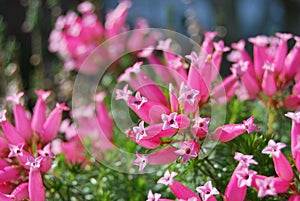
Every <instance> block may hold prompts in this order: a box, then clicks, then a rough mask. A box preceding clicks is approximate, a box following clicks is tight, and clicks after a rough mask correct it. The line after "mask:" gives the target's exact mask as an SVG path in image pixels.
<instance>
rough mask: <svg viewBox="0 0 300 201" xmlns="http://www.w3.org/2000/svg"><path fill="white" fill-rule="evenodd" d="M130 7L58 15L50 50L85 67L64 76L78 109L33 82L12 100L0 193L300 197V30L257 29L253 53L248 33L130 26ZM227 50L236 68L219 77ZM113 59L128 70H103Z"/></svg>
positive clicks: (4, 128) (1, 145)
mask: <svg viewBox="0 0 300 201" xmlns="http://www.w3.org/2000/svg"><path fill="white" fill-rule="evenodd" d="M131 6H132V3H131V2H130V1H127V0H124V1H120V3H119V4H118V6H117V7H116V8H115V9H114V10H112V11H110V12H109V13H107V15H106V18H105V21H104V23H102V22H101V21H100V20H99V19H98V17H97V15H96V12H95V8H94V6H93V5H92V3H90V2H82V3H81V4H79V5H78V7H77V11H78V12H77V11H76V12H73V11H71V12H68V13H67V14H66V15H65V16H60V17H58V19H57V21H56V23H55V27H54V29H53V31H52V32H51V34H50V37H49V50H50V51H51V52H55V53H57V54H58V55H59V56H60V57H61V59H62V61H63V63H64V70H67V71H71V70H75V71H78V72H82V73H83V74H81V73H76V72H75V73H70V74H68V76H66V77H67V78H66V79H68V78H70V79H72V81H74V80H75V82H74V85H75V86H74V88H73V100H72V105H73V107H72V109H71V111H70V113H69V114H65V115H64V114H63V111H66V110H69V108H68V107H67V106H66V105H68V106H71V101H67V102H66V103H57V104H56V107H55V108H54V109H53V110H47V105H46V99H47V98H48V97H49V95H50V92H49V91H42V90H36V94H37V100H36V102H35V106H34V107H33V109H31V108H30V106H29V107H28V110H27V109H25V108H24V106H23V105H22V96H23V95H24V93H23V92H21V93H18V94H14V95H12V96H8V97H7V98H6V100H7V101H8V102H12V103H13V119H10V116H11V115H10V112H7V111H10V110H8V108H6V109H7V110H2V111H1V112H0V125H1V133H0V201H2V200H3V201H12V200H17V201H18V200H20V201H21V200H28V199H29V200H32V201H44V200H72V201H77V200H104V201H108V200H118V201H123V200H132V201H135V200H147V201H172V200H174V201H175V200H178V201H201V200H203V201H214V200H226V201H243V200H289V201H296V200H300V181H299V170H300V155H299V150H300V137H299V134H300V109H299V108H300V107H299V105H300V95H299V94H300V92H299V91H300V90H299V86H300V85H299V75H300V74H299V73H300V71H299V65H300V59H299V57H300V51H299V50H300V45H299V44H300V39H299V37H298V36H293V35H292V34H290V33H276V34H275V36H270V37H269V36H256V37H252V38H249V39H248V41H249V42H250V43H252V44H253V51H252V52H251V53H248V52H247V51H246V49H245V46H246V42H245V41H244V40H240V41H238V42H237V43H233V44H231V47H232V50H231V51H230V48H229V47H227V46H226V45H225V44H224V42H223V40H221V39H219V38H217V37H218V33H217V32H205V33H204V38H203V41H202V43H201V47H200V46H199V47H196V46H195V47H194V46H193V47H192V48H191V49H188V48H186V46H185V44H180V43H178V40H179V39H178V38H176V37H173V36H174V35H175V32H171V34H170V35H168V37H163V36H164V33H165V32H163V31H162V30H159V31H160V32H157V31H158V30H153V29H147V28H148V24H147V22H146V20H144V19H138V21H137V23H136V25H135V28H134V29H133V30H131V31H130V29H129V26H128V25H127V23H126V18H127V13H128V11H129V8H130V7H131ZM128 33H130V34H128ZM162 38H164V39H163V40H162ZM180 42H181V43H183V42H182V41H180ZM176 48H177V49H176ZM178 49H180V50H186V49H188V51H181V52H184V53H183V55H180V53H181V52H180V51H177V50H178ZM227 52H228V54H227ZM128 53H129V54H128ZM224 53H225V54H227V60H229V61H230V62H232V66H231V67H230V70H231V72H232V74H231V75H229V76H227V77H225V78H224V79H221V77H220V76H219V73H220V71H221V68H223V63H222V62H223V61H224ZM128 55H130V59H128V57H127V56H128ZM123 56H124V57H123ZM34 58H35V57H33V58H32V60H34ZM124 58H125V59H124ZM0 59H1V57H0ZM115 59H116V60H115ZM0 63H1V62H0ZM106 64H109V65H111V64H112V65H114V66H115V67H117V69H119V70H118V71H107V72H106V73H104V71H106V70H107V69H108V67H110V66H108V67H107V69H104V68H102V67H103V66H105V65H106ZM15 71H17V70H15ZM102 71H103V73H104V74H103V77H101V78H99V79H98V77H97V76H98V75H99V74H98V73H99V72H102ZM120 72H122V73H120ZM100 74H101V73H100ZM76 76H77V77H76ZM80 76H83V77H84V79H82V80H80V78H81V77H80ZM101 76H102V75H101ZM58 77H59V76H58ZM55 79H60V78H57V77H56V76H55ZM78 80H79V81H78ZM90 80H92V81H93V82H92V83H93V84H94V83H96V84H95V85H97V86H95V87H93V86H91V85H89V84H90V83H89V82H88V81H90ZM77 81H78V82H77ZM99 81H100V83H101V84H102V83H106V84H105V86H102V85H101V84H100V86H98V85H99V83H98V82H99ZM69 83H72V82H69ZM78 83H79V85H84V86H85V87H86V88H85V87H83V89H85V90H86V91H83V92H82V93H78V94H77V93H76V92H78V91H76V90H78V89H77V88H76V87H77V86H78V85H76V84H78ZM61 88H63V86H62V87H61ZM9 89H10V91H11V90H12V89H14V87H11V88H9ZM19 91H20V90H19ZM91 91H92V92H96V91H101V92H100V93H98V94H96V95H94V94H93V95H94V97H93V100H91V99H92V97H90V96H87V95H86V94H89V92H91ZM28 95H30V90H29V92H28ZM29 99H30V97H29ZM83 100H85V101H86V100H87V103H86V102H85V101H83ZM47 101H49V99H47ZM225 104H227V105H225ZM29 105H30V104H29ZM78 105H79V107H78ZM0 106H1V107H2V105H0ZM221 107H222V108H221ZM222 109H223V110H226V115H227V116H226V117H225V115H224V111H221V110H222ZM31 111H33V112H31ZM6 113H8V115H6ZM47 114H48V115H47ZM222 115H224V118H223V119H222V117H220V116H222ZM122 121H124V122H122ZM290 121H292V124H291V125H290ZM128 122H129V123H128ZM124 125H126V126H124ZM244 133H247V134H249V135H243V134H244ZM119 153H122V154H119ZM124 153H126V154H124ZM118 154H119V155H118ZM236 161H237V162H236ZM123 166H125V167H123ZM116 170H117V171H116ZM146 173H147V174H146Z"/></svg>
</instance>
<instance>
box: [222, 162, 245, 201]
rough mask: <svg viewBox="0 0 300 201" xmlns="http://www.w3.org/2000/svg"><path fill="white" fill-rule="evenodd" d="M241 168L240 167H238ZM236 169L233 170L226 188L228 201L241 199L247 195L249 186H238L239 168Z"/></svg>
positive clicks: (239, 200)
mask: <svg viewBox="0 0 300 201" xmlns="http://www.w3.org/2000/svg"><path fill="white" fill-rule="evenodd" d="M238 168H239V167H238ZM238 168H237V169H235V171H234V172H233V174H232V176H231V178H230V181H229V183H228V184H227V187H226V190H225V197H226V201H241V200H244V199H245V197H246V192H247V186H243V187H239V186H238V178H237V177H236V174H235V173H236V171H238V170H239V169H238Z"/></svg>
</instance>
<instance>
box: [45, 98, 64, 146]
mask: <svg viewBox="0 0 300 201" xmlns="http://www.w3.org/2000/svg"><path fill="white" fill-rule="evenodd" d="M64 110H68V108H67V107H66V106H65V104H64V103H62V104H59V103H57V104H56V107H55V109H54V110H53V111H52V112H51V113H50V115H49V117H48V119H47V120H46V122H45V123H44V125H43V131H42V133H41V137H42V139H43V142H45V143H48V142H50V141H51V140H53V139H54V138H55V136H56V135H57V132H58V129H59V126H60V123H61V119H62V112H63V111H64Z"/></svg>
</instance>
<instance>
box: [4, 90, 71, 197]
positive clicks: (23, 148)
mask: <svg viewBox="0 0 300 201" xmlns="http://www.w3.org/2000/svg"><path fill="white" fill-rule="evenodd" d="M23 94H24V93H23V92H20V93H18V94H14V95H12V96H9V97H7V98H6V99H7V100H8V101H11V102H13V104H14V108H13V111H14V112H13V113H14V122H15V126H14V125H13V124H11V122H10V121H8V120H7V119H6V116H5V113H6V110H3V111H2V112H1V120H0V123H1V127H2V130H3V134H4V135H3V136H1V138H0V142H1V146H0V148H1V158H0V161H1V166H0V178H1V180H0V181H1V191H0V198H1V200H3V201H6V200H7V201H10V200H24V199H30V200H37V201H40V200H45V189H44V186H43V181H42V175H43V174H44V173H46V172H48V171H49V170H50V168H51V166H52V159H53V158H54V157H55V156H54V154H53V153H52V150H51V141H52V140H54V139H55V137H56V135H57V133H58V129H59V126H60V122H61V119H62V112H63V111H64V110H68V109H69V108H68V107H66V106H65V104H64V103H61V104H60V103H57V104H56V107H55V109H53V111H52V112H51V113H50V114H49V116H48V117H47V116H46V110H47V108H46V103H45V100H46V98H47V97H48V96H49V95H50V92H49V91H42V90H38V91H36V94H37V95H38V100H37V102H36V105H35V107H34V111H33V114H32V116H31V117H30V113H29V112H28V111H26V110H25V109H24V107H23V106H22V105H21V97H22V96H23Z"/></svg>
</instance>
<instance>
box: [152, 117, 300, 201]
mask: <svg viewBox="0 0 300 201" xmlns="http://www.w3.org/2000/svg"><path fill="white" fill-rule="evenodd" d="M286 116H287V117H289V118H291V119H292V120H293V124H292V130H291V149H292V156H293V161H294V163H295V166H296V168H297V170H298V172H299V170H300V157H299V150H300V149H299V147H300V136H299V129H300V122H299V117H300V113H299V111H297V112H295V113H292V112H289V113H287V114H286ZM284 147H286V145H285V144H284V143H281V142H278V143H276V142H275V141H274V140H270V141H269V142H268V146H267V147H266V148H264V149H263V150H262V153H263V154H270V155H271V156H272V159H273V163H274V169H275V172H276V176H265V175H259V174H258V173H257V172H256V171H254V170H251V169H249V167H250V165H251V164H254V165H258V163H257V162H256V161H255V160H254V159H253V155H243V154H241V153H239V152H236V153H235V156H234V159H235V160H237V161H239V164H238V165H237V167H236V169H235V170H234V172H233V174H232V176H231V179H230V181H229V183H228V184H227V187H226V189H225V193H224V195H220V193H219V191H218V190H217V189H216V188H213V187H212V183H211V181H208V182H207V183H205V184H204V186H201V187H197V188H196V190H197V192H199V193H200V195H201V198H202V200H204V201H207V200H216V198H215V197H213V196H214V195H220V196H222V197H223V198H224V199H225V200H228V201H231V200H238V201H242V200H245V197H246V193H247V187H252V188H254V189H256V190H257V193H258V194H257V196H258V197H259V198H262V197H265V196H277V195H278V194H283V193H287V192H289V193H288V194H287V195H288V197H289V201H295V200H299V199H300V196H299V195H298V192H297V189H296V185H295V183H296V182H297V181H296V179H295V176H296V177H297V175H294V172H293V168H292V166H291V164H290V163H289V161H288V160H287V158H286V157H285V156H284V154H283V153H282V152H281V149H283V148H284ZM176 175H177V173H176V172H172V173H170V172H169V171H166V172H165V174H164V177H162V178H161V179H159V180H158V182H157V183H159V184H164V185H167V186H169V187H170V189H171V190H172V192H173V193H174V195H175V196H176V198H178V199H179V200H187V201H192V200H193V201H199V200H200V198H199V196H198V195H197V194H196V193H194V192H193V191H192V190H190V189H189V188H188V187H186V186H185V185H183V184H182V183H180V182H178V181H176V180H174V179H173V178H174V177H175V176H176ZM152 200H155V201H163V200H168V199H161V194H158V193H155V194H153V193H152V191H151V190H150V191H149V193H148V199H147V201H152Z"/></svg>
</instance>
